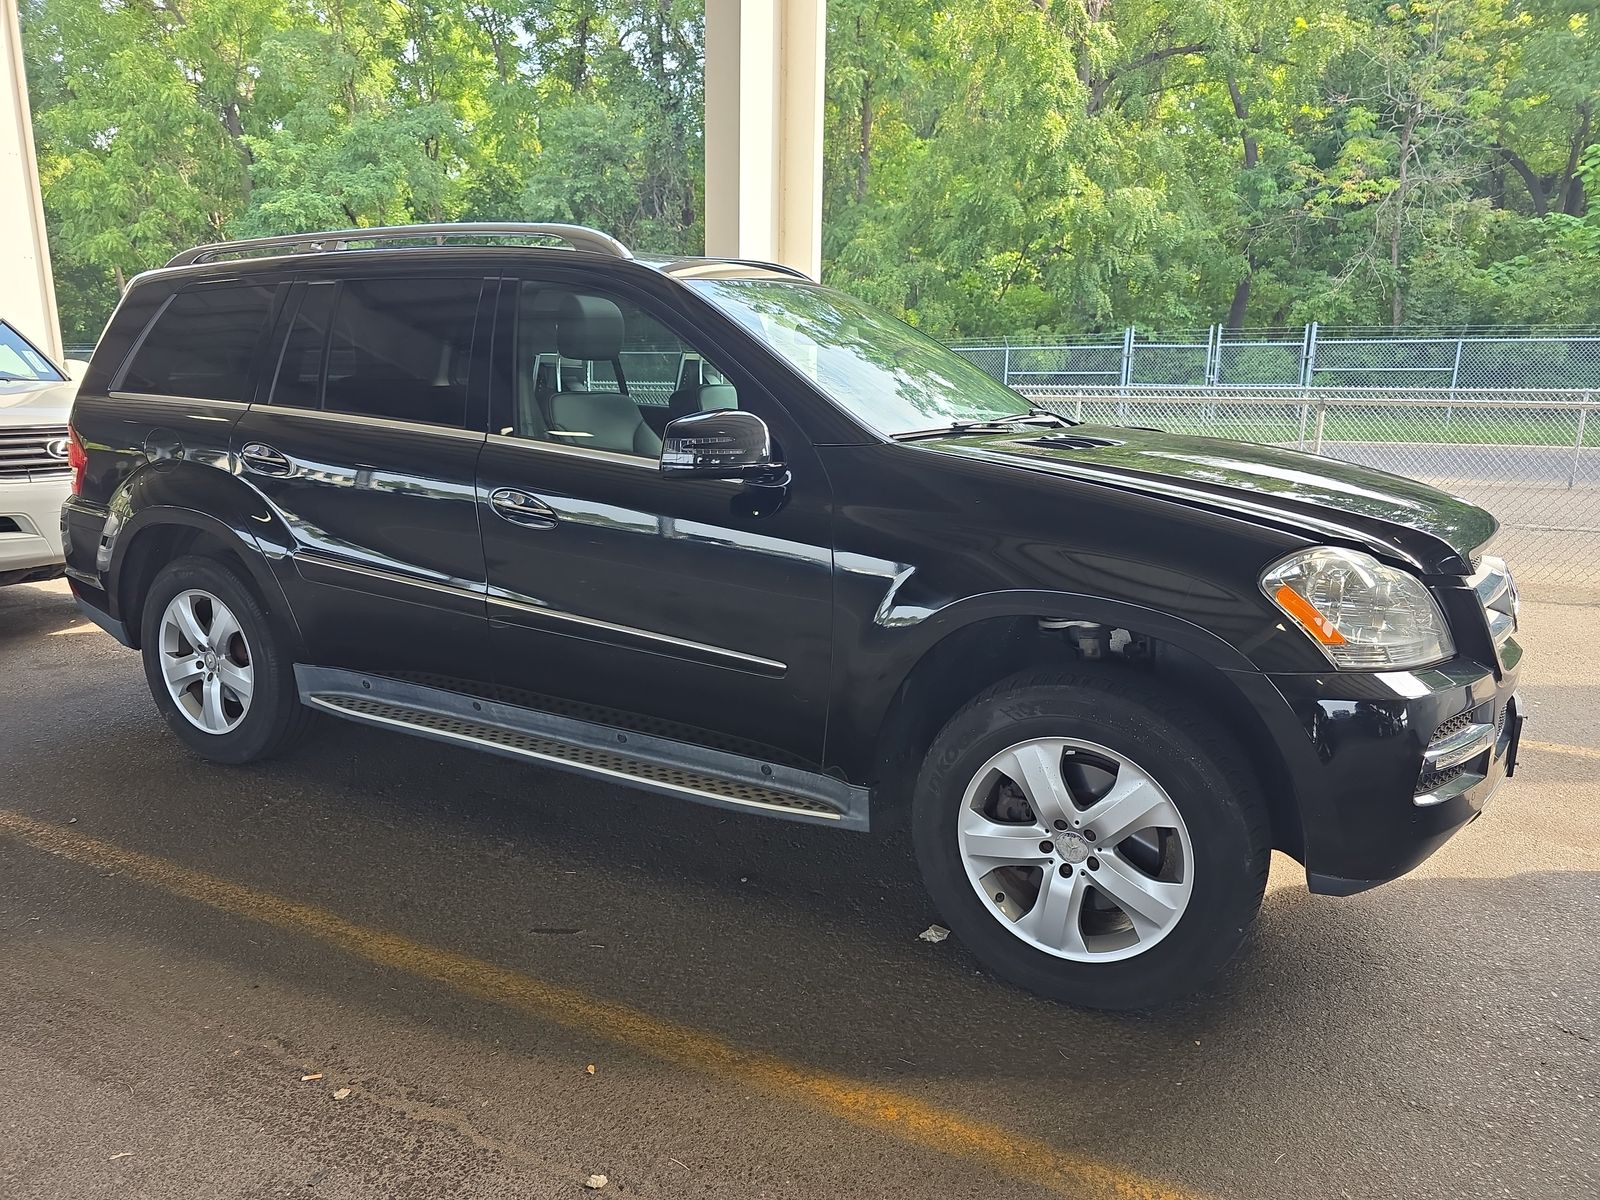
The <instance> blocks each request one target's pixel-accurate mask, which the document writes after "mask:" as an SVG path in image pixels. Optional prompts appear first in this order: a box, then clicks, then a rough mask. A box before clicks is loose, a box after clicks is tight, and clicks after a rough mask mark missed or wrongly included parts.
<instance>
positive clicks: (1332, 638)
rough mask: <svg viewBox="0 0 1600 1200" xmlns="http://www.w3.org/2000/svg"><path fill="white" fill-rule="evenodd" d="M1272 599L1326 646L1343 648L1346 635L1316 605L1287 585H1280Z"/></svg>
mask: <svg viewBox="0 0 1600 1200" xmlns="http://www.w3.org/2000/svg"><path fill="white" fill-rule="evenodd" d="M1272 598H1273V599H1274V600H1276V601H1277V602H1278V607H1279V608H1281V609H1283V611H1284V612H1286V613H1288V614H1289V615H1290V616H1291V617H1293V618H1294V619H1295V620H1296V621H1299V622H1300V624H1301V625H1302V626H1304V627H1305V631H1306V632H1307V633H1309V634H1310V635H1311V636H1312V637H1314V638H1316V639H1317V641H1319V642H1321V643H1322V644H1323V645H1324V646H1342V645H1343V644H1344V634H1342V633H1340V632H1339V631H1338V630H1337V629H1335V628H1334V625H1333V622H1332V621H1330V620H1328V618H1327V617H1325V616H1323V615H1322V614H1321V613H1319V612H1318V611H1317V609H1316V605H1314V604H1312V603H1311V601H1309V600H1307V599H1306V598H1305V597H1304V596H1302V595H1301V594H1300V593H1299V592H1297V591H1295V590H1294V589H1293V588H1292V587H1290V586H1289V585H1288V584H1287V583H1284V584H1279V585H1278V590H1277V591H1276V592H1274V593H1273V596H1272Z"/></svg>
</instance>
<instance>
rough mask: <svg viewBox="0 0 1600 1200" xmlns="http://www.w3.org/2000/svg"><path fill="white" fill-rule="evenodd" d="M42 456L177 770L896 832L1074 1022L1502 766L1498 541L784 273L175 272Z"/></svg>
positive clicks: (1457, 804) (289, 267)
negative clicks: (308, 749) (398, 748)
mask: <svg viewBox="0 0 1600 1200" xmlns="http://www.w3.org/2000/svg"><path fill="white" fill-rule="evenodd" d="M552 242H559V243H561V244H560V245H552V244H551V243H552ZM70 452H71V461H72V464H73V467H74V473H75V474H74V481H73V490H74V495H73V496H72V498H71V499H70V500H69V501H68V503H67V505H66V508H65V510H64V512H63V517H62V524H63V528H64V532H65V535H66V553H67V563H68V568H67V569H68V572H69V575H70V578H71V581H72V589H73V592H74V593H75V595H76V596H77V598H78V600H79V602H80V603H81V604H82V605H83V607H84V609H85V611H86V612H87V613H88V615H89V616H90V617H92V618H93V619H94V620H95V621H96V622H98V623H99V624H100V625H101V626H103V627H104V628H105V629H107V630H108V631H109V632H110V633H111V634H112V635H113V636H114V637H116V638H117V639H118V640H119V641H120V642H122V643H123V644H125V645H127V646H130V647H134V648H136V649H139V650H141V651H142V652H143V658H144V666H145V673H146V675H147V676H148V678H149V683H150V690H151V693H152V694H153V695H154V697H155V701H156V704H157V705H158V706H159V707H160V709H161V711H162V713H163V715H164V716H165V717H166V719H167V722H168V723H169V724H170V726H171V727H172V729H173V731H174V733H176V735H177V736H178V737H179V738H180V739H181V740H182V741H183V742H185V743H186V744H187V745H188V746H189V747H191V748H192V749H193V750H195V751H196V752H197V753H199V754H202V755H205V756H206V757H208V758H212V759H215V760H218V761H221V762H231V763H238V762H245V761H247V760H250V759H255V758H259V757H261V756H263V755H266V754H269V753H271V752H273V751H276V750H280V749H282V748H283V747H284V746H285V745H286V744H287V743H288V742H289V741H290V740H291V739H292V738H293V736H294V735H296V734H297V733H299V732H300V731H301V730H302V729H303V728H304V727H305V726H306V724H307V720H308V718H309V717H310V716H311V714H312V711H313V710H321V711H323V712H329V713H333V714H336V715H338V716H341V717H345V718H348V719H350V720H355V721H364V722H367V723H370V724H374V725H379V726H382V727H384V728H388V729H396V730H404V731H406V732H410V733H414V734H418V735H420V736H423V737H429V738H436V739H439V740H441V741H446V742H451V743H455V744H457V745H466V746H477V747H480V748H482V749H485V750H489V751H492V752H495V753H499V754H505V755H510V756H513V757H517V758H524V759H531V760H534V761H536V762H540V763H546V764H550V765H554V766H558V767H565V768H567V769H570V770H574V771H580V772H583V773H586V774H590V775H599V776H603V777H605V778H609V779H613V780H623V781H627V782H631V783H632V784H634V785H636V786H638V787H640V788H644V789H646V790H649V791H652V792H658V793H662V794H664V795H668V796H676V797H682V798H686V799H691V800H698V801H701V802H703V803H706V804H713V805H718V806H720V807H723V808H728V809H734V810H739V811H745V812H752V813H759V814H765V815H767V816H774V817H783V818H787V819H790V820H796V821H809V822H814V823H818V824H824V825H833V826H837V827H839V828H841V829H853V830H865V829H867V828H868V823H869V818H870V820H871V822H872V823H873V824H874V825H877V824H879V823H880V822H881V821H883V820H884V819H886V818H888V817H891V816H895V815H902V816H903V817H904V818H905V819H907V820H908V821H909V823H910V826H911V832H912V837H913V840H914V843H915V846H916V853H917V856H918V859H919V861H920V864H921V868H922V872H923V875H924V878H925V879H926V881H927V886H928V889H929V891H930V892H931V893H932V895H933V899H934V901H935V902H936V904H937V905H938V908H939V911H940V912H941V913H942V914H943V916H944V920H945V921H946V923H948V925H949V926H950V927H951V928H952V929H953V930H954V931H955V932H956V933H957V934H958V935H959V936H960V937H961V939H962V940H963V941H964V942H965V943H966V944H967V945H969V946H970V947H971V948H972V950H973V951H974V952H975V953H976V954H977V955H978V957H979V958H980V959H982V960H983V961H984V962H985V963H986V964H988V965H989V966H990V967H991V968H993V969H994V970H995V971H996V972H997V973H999V974H1001V975H1004V976H1005V977H1007V978H1009V979H1012V980H1015V981H1017V982H1020V983H1022V984H1024V985H1026V986H1027V987H1030V988H1034V989H1037V990H1038V991H1040V992H1044V993H1047V994H1049V995H1052V996H1057V997H1062V998H1065V999H1068V1000H1071V1001H1073V1002H1077V1003H1083V1004H1090V1005H1096V1006H1103V1007H1131V1006H1143V1005H1148V1004H1152V1003H1156V1002H1159V1001H1161V1000H1163V999H1166V998H1169V997H1172V996H1174V995H1177V994H1179V993H1182V992H1185V991H1187V990H1189V989H1191V988H1194V987H1195V986H1197V985H1198V984H1200V983H1201V982H1202V981H1203V980H1205V979H1206V978H1207V977H1208V976H1210V975H1211V974H1212V973H1213V972H1214V971H1215V970H1216V969H1217V968H1218V967H1219V966H1220V965H1221V964H1222V963H1223V962H1224V961H1225V960H1226V959H1227V958H1228V957H1229V955H1230V954H1232V952H1233V951H1234V950H1235V949H1236V948H1237V947H1238V945H1239V943H1240V941H1241V939H1242V938H1243V937H1244V935H1245V933H1246V931H1247V930H1248V929H1249V928H1250V926H1251V923H1252V921H1253V919H1254V917H1255V914H1256V911H1257V909H1258V907H1259V906H1260V903H1261V896H1262V891H1263V888H1264V885H1265V880H1266V875H1267V863H1268V856H1269V853H1270V851H1271V850H1272V849H1273V848H1274V847H1276V848H1278V849H1281V850H1283V851H1285V852H1286V853H1288V854H1290V855H1292V856H1294V857H1295V858H1296V859H1298V860H1299V861H1300V862H1302V863H1304V864H1305V868H1306V873H1307V878H1308V881H1309V885H1310V887H1311V889H1312V890H1313V891H1315V892H1324V893H1333V894H1339V895H1343V894H1348V893H1351V892H1356V891H1359V890H1361V889H1363V888H1367V887H1371V886H1372V885H1374V884H1376V883H1379V882H1382V881H1384V880H1387V879H1392V878H1394V877H1395V876H1398V875H1401V874H1403V873H1404V872H1406V871H1409V870H1410V869H1411V868H1412V867H1414V866H1416V865H1417V864H1418V863H1419V862H1421V861H1422V860H1423V859H1424V858H1425V857H1427V855H1429V854H1430V853H1432V852H1433V851H1434V850H1435V849H1436V848H1437V847H1438V846H1439V845H1440V844H1441V843H1442V842H1443V841H1444V840H1445V839H1446V838H1448V837H1449V836H1450V835H1451V834H1452V833H1454V832H1455V831H1456V830H1457V829H1459V828H1460V827H1461V826H1462V825H1464V824H1466V823H1467V822H1468V821H1470V820H1471V819H1472V818H1473V817H1475V816H1476V815H1477V814H1478V812H1479V811H1480V809H1481V808H1482V806H1483V804H1484V801H1485V800H1486V799H1487V797H1488V795H1489V793H1490V791H1491V790H1492V789H1493V788H1494V787H1495V785H1496V784H1497V783H1498V782H1499V781H1500V779H1501V778H1502V777H1503V776H1505V775H1509V774H1510V773H1511V770H1512V768H1513V766H1514V763H1515V759H1516V747H1517V740H1518V732H1519V728H1520V725H1521V715H1520V712H1519V708H1518V704H1517V701H1516V697H1515V695H1514V689H1515V683H1516V673H1517V660H1518V658H1519V657H1520V655H1521V651H1520V649H1519V648H1518V645H1517V643H1516V641H1515V640H1514V639H1513V637H1512V634H1513V633H1514V631H1515V629H1516V621H1517V609H1516V592H1515V590H1514V588H1513V586H1512V582H1511V579H1510V576H1509V575H1508V574H1507V572H1506V569H1505V565H1504V564H1503V563H1502V562H1500V561H1499V560H1498V559H1495V558H1491V557H1487V556H1483V555H1481V554H1480V550H1481V548H1482V547H1483V545H1484V544H1485V543H1486V542H1487V541H1488V540H1489V538H1490V536H1491V535H1492V534H1493V533H1494V532H1495V528H1496V524H1495V521H1494V519H1493V518H1492V517H1490V516H1489V515H1488V514H1487V513H1485V512H1483V511H1482V510H1481V509H1478V508H1475V507H1473V506H1471V505H1469V504H1467V503H1465V502H1464V501H1461V500H1458V499H1455V498H1453V497H1451V496H1447V495H1444V494H1442V493H1440V492H1438V491H1435V490H1433V489H1432V488H1429V487H1425V486H1422V485H1420V484H1417V483H1413V482H1410V481H1408V480H1405V479H1400V478H1396V477H1393V476H1389V475H1384V474H1380V473H1377V472H1374V471H1369V470H1364V469H1361V468H1358V467H1353V466H1348V465H1345V464H1342V463H1336V462H1331V461H1328V460H1327V459H1323V458H1317V457H1312V456H1309V455H1305V454H1298V453H1294V452H1291V451H1288V450H1281V449H1276V448H1272V447H1267V446H1254V445H1244V444H1240V443H1235V442H1228V441H1220V440H1213V439H1206V438H1195V437H1179V436H1173V435H1168V434H1165V433H1161V432H1158V431H1155V430H1150V429H1130V428H1121V427H1113V426H1104V425H1098V426H1091V425H1083V424H1074V423H1072V422H1071V421H1067V420H1064V419H1063V418H1061V417H1060V416H1057V415H1054V414H1052V413H1049V412H1046V411H1042V410H1040V409H1039V408H1036V407H1033V406H1031V405H1030V403H1029V401H1028V400H1026V399H1024V398H1023V397H1021V396H1019V395H1018V394H1017V393H1015V392H1013V391H1011V390H1009V389H1008V388H1005V387H1002V386H1001V385H1000V384H998V383H996V382H995V381H994V380H993V379H991V378H989V377H988V376H987V375H984V374H983V373H982V372H981V371H979V370H977V369H976V368H975V367H973V366H971V365H969V364H968V363H967V362H966V361H964V360H963V359H961V358H958V357H957V356H956V355H954V354H952V353H950V352H949V351H947V350H945V349H944V348H943V347H941V346H939V345H938V344H937V343H935V342H933V341H931V340H929V339H928V338H926V337H924V336H923V335H921V334H919V333H918V332H917V331H916V330H914V329H912V328H910V327H909V326H907V325H904V324H902V323H901V322H899V321H897V320H895V319H893V318H891V317H888V316H885V315H883V314H881V313H879V312H876V311H874V310H873V309H871V308H870V307H868V306H866V305H864V304H861V303H859V302H858V301H856V300H853V299H851V298H850V297H849V296H846V295H842V294H841V293H839V292H836V291H832V290H830V289H828V288H825V287H819V286H817V285H816V284H814V283H812V282H810V281H809V280H808V279H806V278H804V277H803V276H800V275H798V274H796V273H795V272H792V271H789V270H787V269H785V268H782V267H778V266H773V265H770V264H763V263H753V262H736V261H721V260H708V259H686V258H637V257H634V256H633V255H632V254H630V253H629V252H628V250H627V249H626V248H625V247H623V246H622V245H621V244H620V243H618V242H616V241H615V240H614V239H612V238H609V237H607V236H606V235H604V234H601V233H596V232H594V231H592V230H587V229H581V228H577V227H572V226H550V225H484V226H459V225H458V226H409V227H403V228H396V229H388V230H349V231H345V232H340V233H322V234H310V235H305V236H301V237H295V238H270V239H260V240H257V241H252V242H235V243H229V244H225V245H220V246H208V247H203V248H201V249H198V250H193V251H189V252H187V253H185V254H182V255H180V256H179V257H178V258H176V259H174V260H173V261H172V263H170V264H169V265H168V266H167V267H166V268H164V269H162V270H159V271H153V272H150V273H149V274H145V275H142V276H140V277H139V278H138V279H136V280H135V281H134V282H133V284H132V285H131V286H130V287H129V289H128V293H127V295H126V297H125V298H124V300H123V302H122V304H121V306H120V307H119V308H118V310H117V312H116V315H115V316H114V317H113V318H112V320H111V323H110V326H109V327H108V329H107V330H106V333H105V336H104V338H103V339H102V340H101V342H100V345H99V348H98V349H97V350H96V351H95V354H94V361H93V364H92V365H91V367H90V370H89V372H88V375H87V377H86V378H85V379H84V381H83V385H82V388H81V390H80V391H79V393H78V398H77V404H76V407H75V408H74V410H73V415H72V444H71V448H70Z"/></svg>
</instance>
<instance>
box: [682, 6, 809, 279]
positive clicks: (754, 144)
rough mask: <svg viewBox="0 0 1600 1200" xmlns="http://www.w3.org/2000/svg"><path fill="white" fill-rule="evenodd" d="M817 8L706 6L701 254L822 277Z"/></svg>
mask: <svg viewBox="0 0 1600 1200" xmlns="http://www.w3.org/2000/svg"><path fill="white" fill-rule="evenodd" d="M826 25H827V0H706V253H707V254H711V255H716V256H719V257H729V258H758V259H766V260H768V261H773V262H780V263H784V264H785V265H787V266H792V267H798V268H799V269H800V270H802V271H804V272H806V274H808V275H810V276H811V277H812V278H813V279H815V278H816V277H817V276H818V274H820V272H821V270H822V86H823V66H824V60H823V52H824V41H825V30H826Z"/></svg>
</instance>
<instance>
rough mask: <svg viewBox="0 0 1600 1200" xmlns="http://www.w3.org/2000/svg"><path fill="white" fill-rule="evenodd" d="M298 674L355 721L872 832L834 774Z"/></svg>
mask: <svg viewBox="0 0 1600 1200" xmlns="http://www.w3.org/2000/svg"><path fill="white" fill-rule="evenodd" d="M294 673H295V682H296V684H297V685H298V687H299V691H300V699H301V701H302V702H303V703H305V704H307V705H309V706H311V707H312V708H319V709H322V710H323V711H325V712H330V713H333V714H335V715H336V716H340V717H344V718H346V719H348V720H351V721H361V722H363V723H365V724H368V725H379V726H383V727H386V728H390V729H403V730H405V731H406V732H408V733H414V734H418V735H420V736H422V737H428V738H433V739H435V740H437V741H442V742H453V743H455V744H457V745H466V746H475V747H477V748H478V749H480V750H488V751H490V752H491V753H494V754H502V755H505V756H507V757H509V758H521V759H527V760H531V761H534V762H540V763H544V764H546V765H549V766H554V767H561V768H563V769H565V770H569V771H576V772H578V773H580V774H584V775H595V776H599V777H601V778H605V779H613V780H618V781H620V782H623V783H628V784H632V785H633V786H634V787H638V788H642V789H644V790H645V791H650V792H659V793H661V794H663V795H668V796H681V797H683V798H685V799H688V800H695V801H698V802H699V803H702V804H711V805H715V806H716V807H718V808H730V809H736V810H740V811H743V812H758V813H764V814H765V815H767V816H772V817H782V818H784V819H786V820H791V821H807V822H812V823H819V824H825V825H832V826H835V827H836V828H839V829H858V830H864V829H866V828H867V820H868V817H867V789H866V788H861V787H855V786H854V785H852V784H848V783H845V782H844V781H842V780H839V779H834V778H833V777H831V776H828V775H820V774H816V773H814V772H811V771H802V770H797V769H796V768H794V767H788V766H783V765H782V764H779V763H766V762H762V761H761V760H759V759H755V758H747V757H745V756H744V755H740V754H732V753H729V752H728V751H725V750H712V749H708V748H707V747H704V746H695V745H691V744H689V743H687V742H679V741H674V740H672V739H670V738H662V737H653V736H651V735H649V734H643V733H636V732H634V731H632V730H622V729H616V728H613V727H612V726H609V725H597V724H594V723H592V722H589V721H580V720H576V719H574V718H572V717H563V716H557V715H556V714H554V713H547V712H540V711H538V710H536V709H531V708H521V707H519V706H517V705H513V704H502V703H499V702H497V701H494V700H485V699H480V698H478V697H475V696H467V695H463V694H461V693H459V692H452V691H446V690H444V689H442V688H432V687H424V686H423V685H421V684H416V683H408V682H404V681H402V680H398V679H389V678H386V677H384V676H382V675H365V674H362V673H361V672H359V671H344V670H338V669H335V668H332V667H312V666H305V665H303V664H297V665H296V666H295V669H294Z"/></svg>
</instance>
